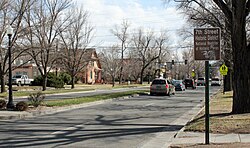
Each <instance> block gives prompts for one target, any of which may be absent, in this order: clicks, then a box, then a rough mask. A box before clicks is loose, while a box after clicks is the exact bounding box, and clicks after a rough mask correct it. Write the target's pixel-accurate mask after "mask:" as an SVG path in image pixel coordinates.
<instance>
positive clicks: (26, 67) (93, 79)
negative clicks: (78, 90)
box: [12, 48, 102, 84]
mask: <svg viewBox="0 0 250 148" xmlns="http://www.w3.org/2000/svg"><path fill="white" fill-rule="evenodd" d="M85 52H86V53H85V54H84V58H83V60H84V61H86V63H85V65H86V66H85V67H84V68H83V70H82V71H81V72H79V73H78V75H77V76H78V78H80V81H82V83H86V84H94V83H101V81H102V80H101V77H102V75H101V70H102V68H101V63H100V60H99V58H98V56H97V53H96V50H95V49H94V48H89V49H86V51H85ZM29 58H30V57H28V56H23V57H20V58H18V59H17V60H15V62H14V63H13V66H12V67H13V68H14V70H13V71H12V75H16V74H25V75H28V77H29V78H33V79H34V78H35V77H36V76H38V75H40V72H39V71H38V68H37V66H36V64H34V63H32V62H27V61H28V59H29ZM23 61H26V63H24V62H23ZM62 71H63V67H62V64H59V63H57V65H56V66H55V68H52V69H51V70H50V72H56V73H60V72H62Z"/></svg>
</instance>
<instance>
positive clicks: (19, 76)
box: [13, 75, 22, 78]
mask: <svg viewBox="0 0 250 148" xmlns="http://www.w3.org/2000/svg"><path fill="white" fill-rule="evenodd" d="M21 77H22V76H21V75H15V76H13V78H21Z"/></svg>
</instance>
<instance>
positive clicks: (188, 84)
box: [183, 78, 196, 89]
mask: <svg viewBox="0 0 250 148" xmlns="http://www.w3.org/2000/svg"><path fill="white" fill-rule="evenodd" d="M183 83H184V84H185V88H186V89H187V88H188V87H192V88H193V89H196V83H195V81H194V79H191V78H187V79H185V80H184V81H183Z"/></svg>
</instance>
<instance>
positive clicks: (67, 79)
mask: <svg viewBox="0 0 250 148" xmlns="http://www.w3.org/2000/svg"><path fill="white" fill-rule="evenodd" d="M59 78H60V79H61V80H62V81H63V82H64V83H66V84H68V85H69V84H70V83H71V76H70V75H69V74H68V73H66V72H63V73H60V74H59Z"/></svg>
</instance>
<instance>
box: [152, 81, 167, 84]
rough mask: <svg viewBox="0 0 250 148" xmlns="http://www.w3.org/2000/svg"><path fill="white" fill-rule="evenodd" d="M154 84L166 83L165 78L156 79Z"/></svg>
mask: <svg viewBox="0 0 250 148" xmlns="http://www.w3.org/2000/svg"><path fill="white" fill-rule="evenodd" d="M152 84H166V81H165V80H154V81H153V82H152Z"/></svg>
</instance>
